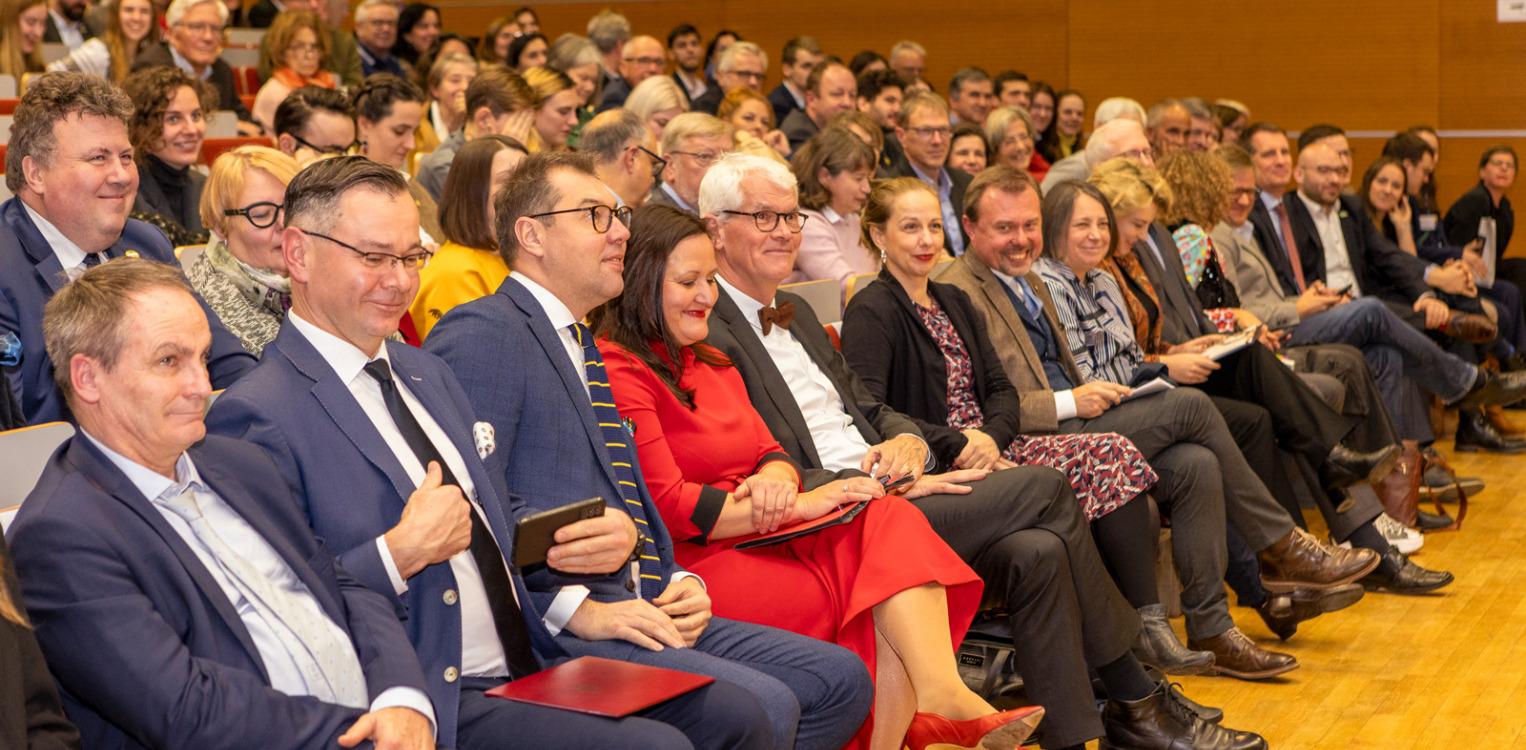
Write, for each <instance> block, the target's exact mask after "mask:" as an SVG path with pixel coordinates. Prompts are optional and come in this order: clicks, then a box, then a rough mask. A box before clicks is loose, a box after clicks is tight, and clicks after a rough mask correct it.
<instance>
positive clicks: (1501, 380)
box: [1450, 368, 1526, 409]
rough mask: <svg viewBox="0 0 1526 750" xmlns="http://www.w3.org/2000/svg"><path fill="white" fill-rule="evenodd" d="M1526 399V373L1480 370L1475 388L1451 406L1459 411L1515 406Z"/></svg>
mask: <svg viewBox="0 0 1526 750" xmlns="http://www.w3.org/2000/svg"><path fill="white" fill-rule="evenodd" d="M1523 398H1526V372H1489V371H1488V370H1485V369H1482V368H1480V369H1479V371H1478V377H1477V378H1475V379H1474V380H1473V387H1472V388H1470V389H1468V392H1467V394H1465V395H1464V396H1463V397H1462V399H1461V400H1459V401H1457V402H1456V403H1454V404H1450V405H1451V406H1456V407H1457V408H1459V409H1464V408H1472V407H1477V406H1494V405H1496V404H1498V405H1504V404H1513V403H1515V402H1517V401H1520V400H1521V399H1523Z"/></svg>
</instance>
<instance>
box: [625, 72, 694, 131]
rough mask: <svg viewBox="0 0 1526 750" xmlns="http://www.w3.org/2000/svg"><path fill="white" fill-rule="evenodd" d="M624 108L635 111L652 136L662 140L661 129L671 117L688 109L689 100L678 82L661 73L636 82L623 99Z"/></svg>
mask: <svg viewBox="0 0 1526 750" xmlns="http://www.w3.org/2000/svg"><path fill="white" fill-rule="evenodd" d="M625 108H626V109H628V110H630V111H632V112H634V113H636V116H637V117H640V118H641V121H642V122H644V123H646V126H647V128H648V129H650V130H651V131H652V138H653V139H655V140H662V131H663V129H664V128H666V127H667V126H668V123H669V122H671V121H672V120H673V118H675V117H677V116H679V115H681V114H683V113H685V112H687V111H689V100H688V99H687V98H686V97H685V96H684V92H683V88H682V87H681V86H679V85H678V82H677V81H675V80H673V79H672V78H669V77H667V76H662V75H654V76H648V77H647V78H646V80H644V81H642V82H641V83H638V84H636V88H634V89H632V90H631V95H630V96H629V97H628V98H627V99H626V100H625Z"/></svg>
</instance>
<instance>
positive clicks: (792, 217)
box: [721, 211, 809, 234]
mask: <svg viewBox="0 0 1526 750" xmlns="http://www.w3.org/2000/svg"><path fill="white" fill-rule="evenodd" d="M721 213H723V214H731V215H733V216H751V217H752V221H753V223H754V224H756V225H757V227H758V231H759V232H772V231H774V230H775V229H778V228H779V222H781V221H782V222H784V228H785V229H788V230H790V232H791V233H792V234H800V230H802V229H804V228H805V220H806V219H807V218H809V217H807V216H806V215H805V214H803V213H800V212H799V211H722V212H721Z"/></svg>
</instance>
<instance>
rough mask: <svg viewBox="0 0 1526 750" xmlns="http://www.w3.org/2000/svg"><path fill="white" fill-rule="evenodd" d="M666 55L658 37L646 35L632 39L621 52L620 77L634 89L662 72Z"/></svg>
mask: <svg viewBox="0 0 1526 750" xmlns="http://www.w3.org/2000/svg"><path fill="white" fill-rule="evenodd" d="M665 54H666V53H665V52H664V50H663V47H662V42H659V41H657V38H656V37H651V36H647V35H645V34H643V35H641V36H634V37H631V40H630V41H628V42H626V43H625V48H624V49H623V50H622V51H621V52H620V76H621V77H623V78H624V79H625V80H626V81H627V82H629V83H630V85H631V88H633V89H634V88H636V84H638V83H641V82H642V81H645V80H646V79H648V78H651V77H652V76H654V75H657V74H658V73H661V72H662V69H663V65H664V64H665V61H666V57H664V55H665Z"/></svg>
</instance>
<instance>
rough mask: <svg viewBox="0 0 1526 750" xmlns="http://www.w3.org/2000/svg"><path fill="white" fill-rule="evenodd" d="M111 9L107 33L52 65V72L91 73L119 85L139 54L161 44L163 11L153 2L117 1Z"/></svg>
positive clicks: (50, 68) (81, 45)
mask: <svg viewBox="0 0 1526 750" xmlns="http://www.w3.org/2000/svg"><path fill="white" fill-rule="evenodd" d="M108 7H109V8H110V21H108V22H107V26H106V32H105V33H104V34H102V35H101V36H97V37H91V38H89V39H86V40H85V41H84V42H83V43H82V44H80V45H79V46H78V47H75V48H74V49H72V50H70V51H69V54H68V55H66V56H64V57H61V58H59V59H57V60H54V61H53V62H51V63H49V64H48V70H49V71H54V72H57V71H61V70H66V71H73V72H76V73H89V74H90V75H95V76H101V77H103V78H106V79H107V80H109V81H111V82H112V83H115V84H119V85H120V84H121V82H122V81H123V80H124V79H126V78H127V73H128V71H130V70H132V64H133V60H134V59H136V58H137V56H138V53H139V52H142V51H143V49H144V48H146V47H147V46H149V45H151V44H156V43H158V41H159V11H158V9H157V8H156V6H155V5H154V3H153V2H152V0H113V2H111V3H108Z"/></svg>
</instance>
